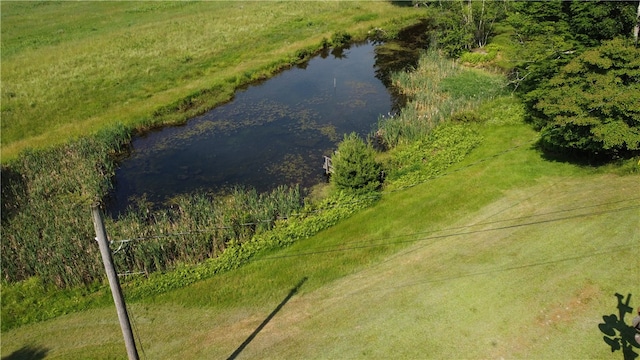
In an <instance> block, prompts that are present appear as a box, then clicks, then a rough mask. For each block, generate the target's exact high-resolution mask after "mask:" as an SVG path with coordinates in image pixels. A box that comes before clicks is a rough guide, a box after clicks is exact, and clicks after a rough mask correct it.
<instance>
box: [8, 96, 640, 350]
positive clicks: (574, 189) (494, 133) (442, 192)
mask: <svg viewBox="0 0 640 360" xmlns="http://www.w3.org/2000/svg"><path fill="white" fill-rule="evenodd" d="M496 101H508V99H506V100H505V99H498V100H496ZM511 101H512V100H511ZM479 131H480V132H481V135H482V136H483V138H484V139H485V141H483V142H482V144H481V145H479V146H478V147H477V148H475V149H474V150H473V151H472V152H471V153H470V155H469V156H468V157H467V158H466V159H465V160H464V161H463V162H461V163H458V164H457V165H454V166H453V167H452V168H450V169H449V170H448V171H447V172H446V173H444V174H441V175H440V176H439V177H436V178H434V179H431V180H429V181H426V182H423V183H422V184H419V185H416V186H413V187H410V188H406V189H404V190H401V191H391V192H385V193H383V197H382V199H381V200H380V201H379V202H378V203H377V204H376V205H374V206H372V207H370V208H368V209H366V210H363V211H361V212H359V213H357V214H356V215H354V216H352V217H351V218H349V219H347V220H345V221H342V222H341V223H339V224H338V225H336V226H334V227H332V228H330V229H328V230H326V231H323V232H322V233H320V234H318V235H317V236H314V237H311V238H309V239H306V240H303V241H300V242H297V243H295V244H294V245H292V246H290V247H288V248H286V249H283V250H274V251H269V252H266V253H263V254H262V255H261V256H260V257H259V258H257V259H256V260H255V261H253V262H251V263H250V264H248V265H246V266H244V267H241V268H240V269H237V270H235V271H231V272H227V273H224V274H221V275H217V276H214V277H212V278H210V279H207V280H204V281H200V282H197V283H195V284H193V285H190V286H187V287H185V288H182V289H177V290H174V291H170V292H167V293H164V294H160V295H156V296H153V297H149V298H145V299H140V300H136V301H133V302H131V303H130V304H129V305H130V309H131V316H132V318H133V323H134V327H135V329H136V334H137V335H136V336H137V339H138V341H139V352H140V353H141V356H142V358H158V359H172V358H184V359H199V358H228V357H229V356H230V355H232V354H236V355H237V358H247V359H248V358H255V357H260V358H274V359H275V358H283V357H284V358H405V359H415V358H500V357H505V358H621V357H622V354H620V353H614V354H611V351H610V348H609V346H608V345H607V344H606V343H605V342H604V341H603V340H602V336H603V334H602V333H601V332H600V330H599V328H598V324H599V323H601V322H602V316H603V315H608V314H612V313H617V309H616V305H617V302H616V298H615V296H614V294H615V293H620V294H624V295H625V296H626V294H632V297H631V306H634V307H637V306H638V301H639V298H638V296H639V295H640V291H639V290H640V289H638V287H637V282H635V280H634V277H635V276H636V275H637V274H638V273H639V272H640V265H638V263H637V262H635V261H633V259H634V258H635V255H634V254H635V248H636V247H637V243H638V241H639V240H640V234H639V233H638V231H637V229H638V226H639V225H640V224H639V220H638V219H639V217H638V214H639V213H640V198H639V197H638V194H640V178H639V177H638V175H623V174H620V171H619V170H616V169H615V168H599V169H594V168H590V167H581V166H577V165H571V164H567V163H563V162H553V161H547V160H545V159H543V158H542V157H541V156H540V153H539V152H538V151H537V150H536V149H535V147H534V146H532V141H533V140H535V139H536V138H537V134H536V133H535V132H534V131H533V130H531V129H530V128H529V126H527V125H524V124H522V123H517V122H516V123H513V122H510V123H508V124H491V123H490V122H487V123H485V124H484V125H483V126H481V127H480V130H479ZM297 285H299V288H297V289H296V286H297ZM294 289H295V290H297V291H295V292H293V290H294ZM126 295H127V292H126V289H125V296H126ZM289 295H291V296H289ZM627 320H628V321H629V319H627ZM258 330H259V331H258ZM252 334H253V335H252ZM248 339H249V340H250V341H248ZM247 341H248V342H247ZM2 342H3V346H2V356H7V355H9V354H12V353H14V352H15V351H19V350H20V349H22V351H25V352H28V351H31V352H36V353H37V352H44V353H45V354H46V355H47V358H52V359H55V358H60V359H63V358H78V357H83V358H94V359H106V358H118V357H124V356H125V350H124V345H123V343H122V339H121V336H120V330H119V328H118V322H117V317H116V314H115V309H114V308H113V307H112V306H104V307H102V306H101V307H96V308H94V309H91V310H88V311H83V312H78V313H74V314H69V315H65V316H60V317H57V318H55V319H52V320H49V321H45V322H40V323H35V324H30V325H26V326H22V327H20V328H17V329H13V330H10V331H8V332H4V333H3V334H2ZM243 344H244V345H243Z"/></svg>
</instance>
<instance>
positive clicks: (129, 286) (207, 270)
mask: <svg viewBox="0 0 640 360" xmlns="http://www.w3.org/2000/svg"><path fill="white" fill-rule="evenodd" d="M376 200H377V196H371V195H366V196H359V195H356V194H346V193H344V192H341V193H337V194H335V195H333V196H330V197H329V198H326V199H325V200H323V201H321V202H319V203H317V204H314V205H311V204H310V205H307V206H305V208H304V209H302V210H301V212H300V213H299V214H297V215H294V216H291V217H289V218H288V219H287V220H286V221H285V220H281V221H276V223H275V226H274V227H273V228H271V229H270V230H269V231H265V232H261V233H257V234H256V235H254V236H253V237H252V238H250V239H247V240H246V241H244V242H242V243H240V242H234V243H231V244H230V246H229V247H228V248H227V249H226V250H225V251H224V252H223V253H222V254H220V256H217V257H215V258H211V259H207V260H206V261H204V262H202V263H199V264H197V265H184V266H178V267H176V268H175V269H173V270H172V271H170V272H166V273H162V272H157V273H154V274H151V276H150V277H149V278H138V279H134V280H132V281H130V282H128V283H126V284H125V285H124V286H125V289H126V292H127V296H128V297H129V298H131V299H137V298H143V297H148V296H151V295H156V294H160V293H164V292H166V291H168V290H172V289H177V288H181V287H184V286H187V285H189V284H192V283H194V282H196V281H198V280H202V279H205V278H208V277H211V276H213V275H215V274H220V273H223V272H226V271H229V270H233V269H237V268H239V267H240V266H242V265H244V264H246V263H247V262H249V261H250V260H251V259H253V258H255V257H256V256H257V255H258V254H260V253H262V252H265V251H268V250H273V249H278V248H282V247H285V246H288V245H291V244H293V243H294V242H296V241H298V240H301V239H304V238H307V237H310V236H312V235H314V234H316V233H318V232H319V231H321V230H323V229H326V228H328V227H330V226H333V225H335V224H336V223H337V222H339V221H340V220H343V219H345V218H347V217H349V216H351V215H352V214H354V213H355V212H357V211H358V210H360V209H363V208H366V207H368V206H370V205H371V204H372V203H373V202H374V201H376Z"/></svg>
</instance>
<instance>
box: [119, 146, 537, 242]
mask: <svg viewBox="0 0 640 360" xmlns="http://www.w3.org/2000/svg"><path fill="white" fill-rule="evenodd" d="M534 142H535V140H533V141H531V142H528V143H524V144H520V145H515V146H512V147H510V148H508V149H505V150H502V151H500V152H497V153H495V154H493V155H490V156H487V157H485V158H481V159H479V160H477V161H475V162H473V163H470V164H467V165H465V166H462V167H459V168H457V169H454V170H452V171H449V172H444V173H442V174H437V175H434V176H430V177H428V178H426V179H424V180H423V181H418V182H415V183H412V184H408V185H405V186H402V187H399V188H396V189H392V190H387V191H381V192H379V193H377V194H373V195H369V196H363V197H361V198H359V199H358V200H353V201H349V202H344V203H340V204H336V205H334V206H329V207H326V208H324V209H316V210H312V211H310V212H308V213H320V212H322V211H326V210H330V209H334V208H337V207H343V206H345V205H353V204H360V203H365V202H368V201H369V200H376V199H379V198H380V197H382V196H383V195H385V194H391V193H395V192H399V191H402V190H406V189H408V188H412V187H415V186H418V185H421V184H424V183H426V182H429V181H432V180H435V179H438V178H441V177H444V176H447V175H450V174H453V173H456V172H459V171H462V170H464V169H467V168H469V167H472V166H475V165H478V164H481V163H483V162H485V161H487V160H488V159H492V158H495V157H498V156H501V155H504V154H506V153H509V152H511V151H515V150H516V149H518V148H521V147H523V146H525V145H529V144H532V143H534ZM301 215H303V213H293V214H290V215H288V216H279V217H277V218H276V219H265V220H255V221H254V222H248V223H241V224H238V225H237V226H254V225H260V224H262V223H273V222H275V221H277V220H287V219H290V218H292V217H296V216H301ZM231 228H233V227H232V226H216V227H212V228H208V229H196V230H193V231H187V232H179V233H167V234H161V235H149V236H140V237H137V238H131V239H123V240H112V241H111V243H112V244H114V243H128V242H132V241H142V240H151V239H160V238H166V237H174V236H185V235H194V234H202V233H211V232H213V231H215V230H225V229H231ZM118 250H120V248H118ZM118 250H116V252H117V251H118ZM114 254H115V252H114Z"/></svg>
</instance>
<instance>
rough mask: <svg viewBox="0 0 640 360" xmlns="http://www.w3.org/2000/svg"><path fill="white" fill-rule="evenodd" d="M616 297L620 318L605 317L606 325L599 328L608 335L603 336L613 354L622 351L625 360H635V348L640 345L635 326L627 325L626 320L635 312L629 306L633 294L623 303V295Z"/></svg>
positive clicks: (613, 316)
mask: <svg viewBox="0 0 640 360" xmlns="http://www.w3.org/2000/svg"><path fill="white" fill-rule="evenodd" d="M616 297H617V298H618V313H619V317H616V315H615V314H611V315H604V316H603V317H602V319H603V320H604V323H601V324H599V325H598V327H599V328H600V331H602V332H603V333H604V334H605V335H606V336H603V339H604V342H606V343H607V345H609V346H610V347H611V352H614V351H617V350H622V356H623V358H624V360H633V359H636V358H637V357H638V354H637V353H636V352H635V351H634V350H633V348H634V347H640V344H638V343H637V342H636V340H635V339H634V337H635V333H636V330H635V329H634V328H633V326H629V325H627V323H626V322H625V320H624V317H625V315H626V314H630V313H632V311H633V308H631V306H629V301H630V300H631V294H628V295H627V299H626V301H625V302H623V299H624V296H623V295H621V294H616Z"/></svg>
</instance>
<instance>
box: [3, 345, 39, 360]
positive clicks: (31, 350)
mask: <svg viewBox="0 0 640 360" xmlns="http://www.w3.org/2000/svg"><path fill="white" fill-rule="evenodd" d="M48 352H49V349H47V348H44V347H42V346H34V345H25V346H23V347H22V348H20V349H18V350H16V351H14V352H13V353H11V355H8V356H5V357H3V358H2V360H39V359H44V358H45V356H47V353H48Z"/></svg>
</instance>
